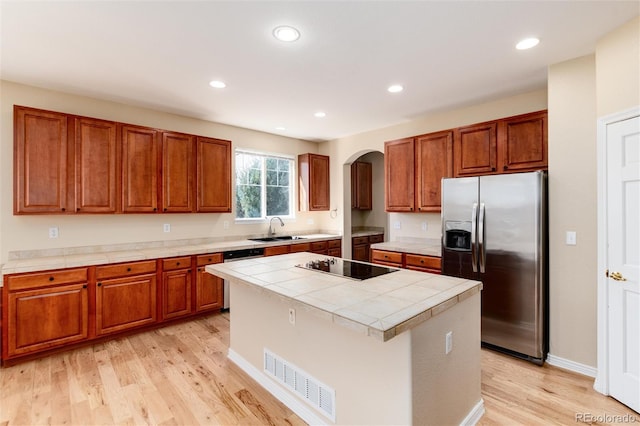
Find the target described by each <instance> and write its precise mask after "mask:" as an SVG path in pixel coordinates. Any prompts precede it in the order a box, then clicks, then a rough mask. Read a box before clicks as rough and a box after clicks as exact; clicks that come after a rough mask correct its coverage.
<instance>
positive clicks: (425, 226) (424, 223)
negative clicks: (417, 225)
mask: <svg viewBox="0 0 640 426" xmlns="http://www.w3.org/2000/svg"><path fill="white" fill-rule="evenodd" d="M421 227H422V230H423V231H425V232H426V230H427V222H422V226H421Z"/></svg>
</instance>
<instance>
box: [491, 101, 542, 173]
mask: <svg viewBox="0 0 640 426" xmlns="http://www.w3.org/2000/svg"><path fill="white" fill-rule="evenodd" d="M499 125H500V126H502V127H501V129H500V130H501V131H500V136H501V140H500V141H499V144H500V145H501V146H502V157H503V158H502V164H503V166H502V170H503V171H504V172H510V171H524V170H538V169H546V168H547V163H548V161H547V158H548V153H547V133H548V132H547V112H546V111H542V112H537V113H532V114H526V115H522V116H518V117H514V118H510V119H506V120H501V121H500V123H499Z"/></svg>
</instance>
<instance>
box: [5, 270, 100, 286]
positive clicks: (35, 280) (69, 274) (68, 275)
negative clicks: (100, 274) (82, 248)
mask: <svg viewBox="0 0 640 426" xmlns="http://www.w3.org/2000/svg"><path fill="white" fill-rule="evenodd" d="M86 281H87V268H76V269H63V270H59V271H49V272H30V273H24V274H18V275H11V276H9V277H5V286H6V288H7V289H8V290H9V291H15V290H29V289H34V288H37V287H48V286H51V285H57V284H72V283H84V282H86Z"/></svg>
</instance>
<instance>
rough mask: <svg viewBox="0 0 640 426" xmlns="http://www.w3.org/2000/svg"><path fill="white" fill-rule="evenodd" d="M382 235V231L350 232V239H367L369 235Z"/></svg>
mask: <svg viewBox="0 0 640 426" xmlns="http://www.w3.org/2000/svg"><path fill="white" fill-rule="evenodd" d="M380 234H384V231H354V232H351V238H353V237H369V236H371V235H380Z"/></svg>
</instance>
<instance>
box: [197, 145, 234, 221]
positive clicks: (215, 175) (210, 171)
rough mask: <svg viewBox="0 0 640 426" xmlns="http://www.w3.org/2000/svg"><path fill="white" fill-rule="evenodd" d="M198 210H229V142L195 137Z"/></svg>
mask: <svg viewBox="0 0 640 426" xmlns="http://www.w3.org/2000/svg"><path fill="white" fill-rule="evenodd" d="M196 143H197V184H196V187H197V197H196V198H197V206H196V210H197V211H198V212H230V211H231V142H230V141H225V140H220V139H210V138H202V137H198V138H197V142H196Z"/></svg>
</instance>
